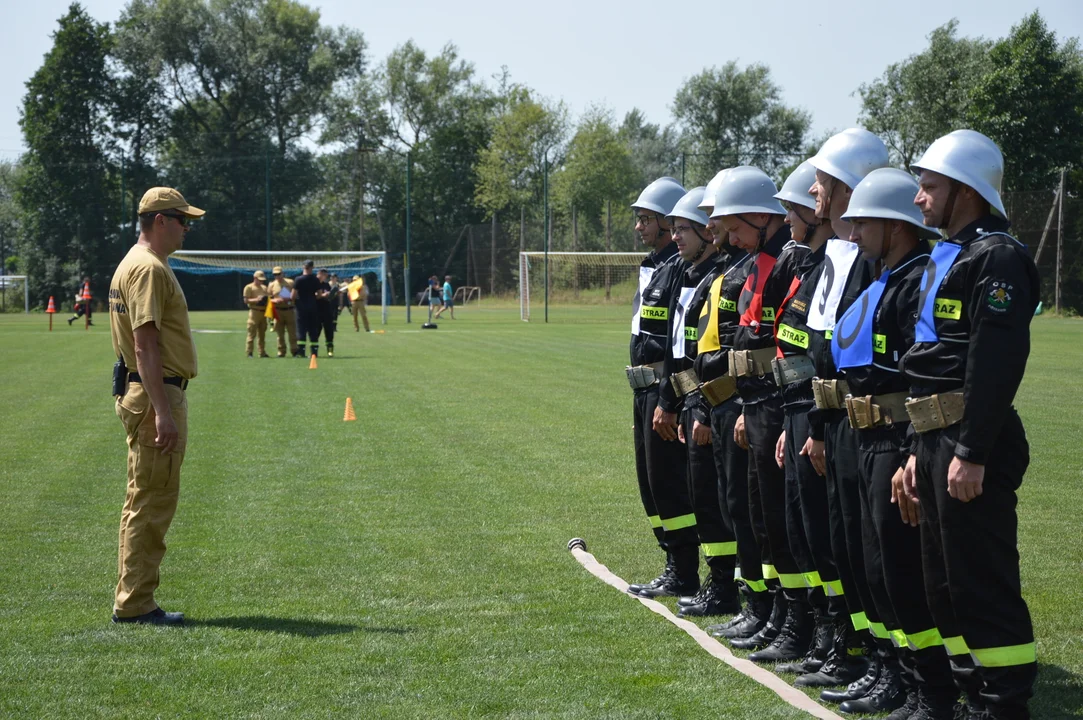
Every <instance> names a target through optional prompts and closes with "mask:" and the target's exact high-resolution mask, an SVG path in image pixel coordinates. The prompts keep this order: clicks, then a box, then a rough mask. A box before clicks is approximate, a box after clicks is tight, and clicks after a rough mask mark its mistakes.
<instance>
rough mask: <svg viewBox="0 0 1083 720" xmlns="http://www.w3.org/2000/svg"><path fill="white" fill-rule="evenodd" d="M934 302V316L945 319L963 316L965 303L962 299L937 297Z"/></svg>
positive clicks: (955, 318)
mask: <svg viewBox="0 0 1083 720" xmlns="http://www.w3.org/2000/svg"><path fill="white" fill-rule="evenodd" d="M933 302H934V305H933V317H938V318H942V319H944V320H958V319H959V318H961V317H962V316H963V303H962V301H961V300H948V299H947V298H937V299H936V300H934V301H933Z"/></svg>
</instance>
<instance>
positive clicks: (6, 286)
mask: <svg viewBox="0 0 1083 720" xmlns="http://www.w3.org/2000/svg"><path fill="white" fill-rule="evenodd" d="M9 290H10V291H11V293H12V295H13V296H14V297H13V298H12V299H13V300H14V298H15V297H18V293H19V290H22V295H23V311H24V312H26V313H29V312H30V283H28V282H27V277H26V275H0V298H2V299H0V303H2V305H3V309H4V311H7V296H8V291H9Z"/></svg>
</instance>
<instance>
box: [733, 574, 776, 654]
mask: <svg viewBox="0 0 1083 720" xmlns="http://www.w3.org/2000/svg"><path fill="white" fill-rule="evenodd" d="M787 605H788V603H787V601H786V595H785V594H784V593H783V592H782V589H781V588H779V589H777V590H775V592H774V600H773V602H772V606H771V615H770V617H769V618H768V620H767V622H766V623H764V624H763V625H761V626H760V629H759V630H758V631H757V632H756V633H755V634H754V635H750V636H735V637H734V638H733V639H731V640H730V645H731V646H733V647H735V648H737V649H738V650H762V649H763V648H765V647H767V646H768V645H770V644H771V643H772V642H774V640H775V638H776V637H778V631H779V630H781V629H782V624H783V623H784V622H785V621H786V607H787Z"/></svg>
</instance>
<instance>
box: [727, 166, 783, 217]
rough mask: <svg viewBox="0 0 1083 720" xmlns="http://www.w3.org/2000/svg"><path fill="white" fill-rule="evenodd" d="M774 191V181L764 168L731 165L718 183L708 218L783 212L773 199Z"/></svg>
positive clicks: (778, 213) (776, 190) (775, 191)
mask: <svg viewBox="0 0 1083 720" xmlns="http://www.w3.org/2000/svg"><path fill="white" fill-rule="evenodd" d="M777 192H778V188H777V187H776V186H775V183H774V181H773V180H771V178H769V177H767V173H765V172H764V171H763V170H760V169H759V168H755V167H750V166H748V165H742V166H741V167H735V168H732V169H731V170H730V171H729V172H728V173H726V177H724V178H722V184H721V185H719V186H718V192H716V193H715V196H714V210H713V211H712V212H711V217H722V216H723V215H741V214H743V213H770V214H771V215H785V214H786V210H785V208H783V207H782V205H781V204H779V202H778V200H775V194H776V193H777Z"/></svg>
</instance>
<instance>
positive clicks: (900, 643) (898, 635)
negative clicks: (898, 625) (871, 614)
mask: <svg viewBox="0 0 1083 720" xmlns="http://www.w3.org/2000/svg"><path fill="white" fill-rule="evenodd" d="M887 634H888V635H890V636H891V642H892V643H893V644H894V645H895V647H900V648H901V647H906V633H904V632H903V631H902V630H888V631H887Z"/></svg>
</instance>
